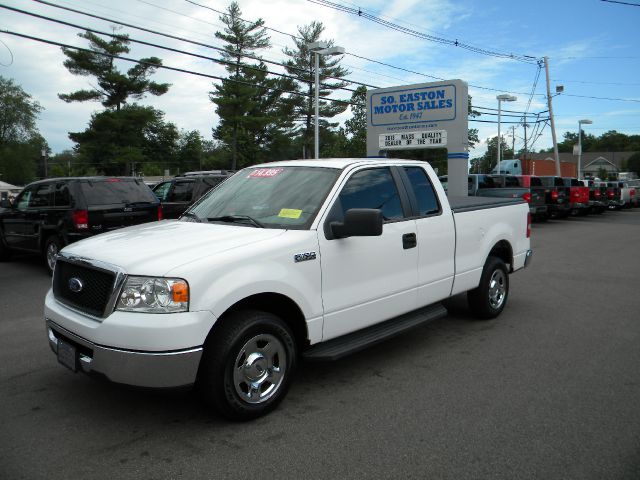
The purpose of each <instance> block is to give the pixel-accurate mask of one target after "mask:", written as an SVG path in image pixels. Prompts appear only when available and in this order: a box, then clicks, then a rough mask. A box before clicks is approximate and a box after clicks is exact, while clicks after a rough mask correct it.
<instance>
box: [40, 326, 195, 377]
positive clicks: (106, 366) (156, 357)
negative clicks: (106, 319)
mask: <svg viewBox="0 0 640 480" xmlns="http://www.w3.org/2000/svg"><path fill="white" fill-rule="evenodd" d="M46 326H47V335H48V337H49V346H50V347H51V350H53V352H54V353H55V354H56V355H57V356H58V360H59V361H60V358H61V355H60V354H59V353H58V350H59V347H60V346H61V345H62V344H64V348H66V349H69V346H70V347H72V350H71V351H72V352H73V356H74V358H73V359H71V360H67V361H66V362H64V363H65V365H66V366H68V367H69V368H71V369H72V370H74V371H82V372H84V373H88V374H92V375H96V374H97V375H98V376H103V377H106V378H107V379H108V380H110V381H112V382H115V383H122V384H126V385H134V386H138V387H150V388H175V387H182V386H187V385H192V384H193V383H195V381H196V376H197V374H198V366H199V365H200V358H201V357H202V347H195V348H190V349H184V350H177V351H170V352H142V351H133V350H126V349H121V348H113V347H108V346H104V345H98V344H96V343H93V342H90V341H89V340H87V339H85V338H82V337H80V336H78V335H76V334H74V333H72V332H70V331H68V330H66V329H65V328H63V327H61V326H60V325H58V324H56V323H55V322H53V321H52V320H50V319H46ZM69 362H71V363H69Z"/></svg>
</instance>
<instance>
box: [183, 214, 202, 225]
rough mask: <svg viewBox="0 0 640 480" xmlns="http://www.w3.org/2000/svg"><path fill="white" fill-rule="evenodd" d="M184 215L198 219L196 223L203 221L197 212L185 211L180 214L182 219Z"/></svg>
mask: <svg viewBox="0 0 640 480" xmlns="http://www.w3.org/2000/svg"><path fill="white" fill-rule="evenodd" d="M182 217H187V218H193V219H194V220H195V221H196V223H201V222H202V219H201V218H200V217H199V216H198V215H196V214H195V213H191V212H184V213H183V214H182V215H180V219H182Z"/></svg>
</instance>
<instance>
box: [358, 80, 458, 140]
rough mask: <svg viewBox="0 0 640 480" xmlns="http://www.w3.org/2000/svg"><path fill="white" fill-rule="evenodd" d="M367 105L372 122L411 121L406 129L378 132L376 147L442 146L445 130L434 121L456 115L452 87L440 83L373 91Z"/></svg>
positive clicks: (385, 123) (385, 125)
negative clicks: (410, 129)
mask: <svg viewBox="0 0 640 480" xmlns="http://www.w3.org/2000/svg"><path fill="white" fill-rule="evenodd" d="M369 109H370V112H371V125H372V126H375V127H393V126H396V125H397V126H400V125H406V124H412V125H413V128H412V130H413V131H410V132H407V131H404V132H401V133H396V132H393V133H392V132H391V131H387V132H386V133H385V134H379V136H378V143H379V148H380V149H394V148H434V147H436V148H437V147H446V146H447V132H446V130H443V129H442V126H440V125H438V124H437V122H450V121H451V120H455V119H456V87H455V85H451V84H441V85H437V86H430V87H422V88H409V89H398V90H393V91H383V92H380V93H377V92H376V93H373V94H372V95H371V98H370V104H369ZM420 126H421V127H422V128H420ZM438 127H440V128H438ZM388 130H393V128H389V129H388ZM403 130H404V129H403Z"/></svg>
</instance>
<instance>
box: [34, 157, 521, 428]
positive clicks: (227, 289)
mask: <svg viewBox="0 0 640 480" xmlns="http://www.w3.org/2000/svg"><path fill="white" fill-rule="evenodd" d="M530 220H531V219H530V214H529V207H528V205H527V203H526V202H524V201H523V200H522V199H519V198H518V199H502V198H477V197H459V198H455V197H454V198H447V196H446V195H445V192H444V190H443V188H442V186H441V184H440V182H439V181H438V179H437V177H436V175H435V173H434V171H433V170H432V169H431V167H430V166H429V165H428V164H426V163H423V162H417V161H410V160H407V161H402V160H387V159H364V160H362V159H323V160H321V161H317V160H316V161H313V160H300V161H290V162H274V163H269V164H264V165H260V166H256V167H251V168H247V169H245V170H241V171H240V172H238V173H236V174H235V175H233V176H232V177H231V178H229V179H228V180H227V181H226V182H224V183H223V184H221V185H220V186H219V187H217V188H216V189H214V190H211V191H210V192H209V193H208V194H206V195H205V196H204V197H202V198H201V199H200V200H199V201H198V202H197V203H196V204H194V205H193V206H192V207H191V208H190V209H189V210H188V211H187V212H185V214H184V215H183V216H182V217H181V218H180V219H179V220H164V221H161V222H156V223H153V224H148V225H144V226H139V227H133V228H125V229H122V230H119V231H117V232H113V233H107V234H104V235H99V236H97V237H95V238H92V239H88V240H83V241H81V242H78V243H75V244H73V245H70V246H68V247H66V248H65V249H64V250H62V251H61V252H60V255H59V257H58V259H57V262H56V266H55V272H54V277H53V285H52V289H51V290H50V291H49V292H48V293H47V296H46V300H45V311H44V315H45V322H46V327H47V333H48V338H49V343H50V346H51V348H52V350H53V351H54V352H55V353H56V355H57V359H58V361H59V362H60V363H62V364H63V365H65V366H66V367H69V368H70V369H71V370H73V371H83V372H86V373H90V374H93V375H97V376H101V377H106V378H107V379H109V380H111V381H113V382H118V383H123V384H129V385H136V386H142V387H179V386H186V385H191V384H194V383H195V384H197V385H198V386H199V387H200V388H199V389H200V391H201V392H202V394H203V396H204V398H205V400H206V401H207V402H208V404H210V405H211V406H213V407H214V408H216V409H217V410H218V411H219V412H221V413H222V414H224V415H226V416H228V417H230V418H234V419H251V418H255V417H257V416H260V415H263V414H265V413H267V412H268V411H270V410H272V409H273V408H275V406H276V405H277V404H278V403H279V402H280V401H281V400H282V398H283V396H284V395H285V393H286V391H287V388H288V386H289V383H290V381H291V378H292V376H293V373H294V370H295V367H296V363H297V361H298V360H299V358H301V357H302V358H305V359H307V360H332V359H337V358H340V357H343V356H344V355H347V354H349V353H352V352H355V351H358V350H361V349H363V348H365V347H367V346H370V345H372V344H375V343H378V342H380V341H382V340H383V339H385V338H388V337H390V336H393V335H396V334H399V333H401V332H403V331H406V330H408V329H409V328H412V327H415V326H417V325H420V324H423V323H425V322H428V321H431V320H434V319H437V318H440V317H442V316H444V315H445V314H446V309H445V308H444V307H443V306H442V305H441V303H440V302H441V301H442V300H444V299H447V298H448V297H450V296H452V295H456V294H458V293H462V292H467V298H468V302H469V305H470V310H471V312H472V313H474V314H475V315H476V316H478V317H480V318H485V319H487V318H493V317H496V316H497V315H499V314H500V313H501V312H502V310H503V309H504V307H505V305H506V303H507V299H508V296H509V274H510V273H512V272H515V271H517V270H520V269H522V268H523V267H525V266H526V265H527V263H528V262H529V259H530V258H531V250H530V240H529V235H530Z"/></svg>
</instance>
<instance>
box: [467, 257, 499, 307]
mask: <svg viewBox="0 0 640 480" xmlns="http://www.w3.org/2000/svg"><path fill="white" fill-rule="evenodd" d="M508 297H509V274H508V271H507V266H506V265H505V263H504V262H503V261H502V260H501V259H499V258H497V257H489V258H487V261H486V263H485V264H484V268H483V269H482V276H481V277H480V285H478V287H477V288H475V289H473V290H470V291H468V292H467V301H468V302H469V307H470V308H471V312H472V313H473V314H474V315H475V316H476V317H478V318H482V319H490V318H495V317H497V316H498V315H500V313H501V312H502V310H504V307H505V305H506V303H507V298H508Z"/></svg>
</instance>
